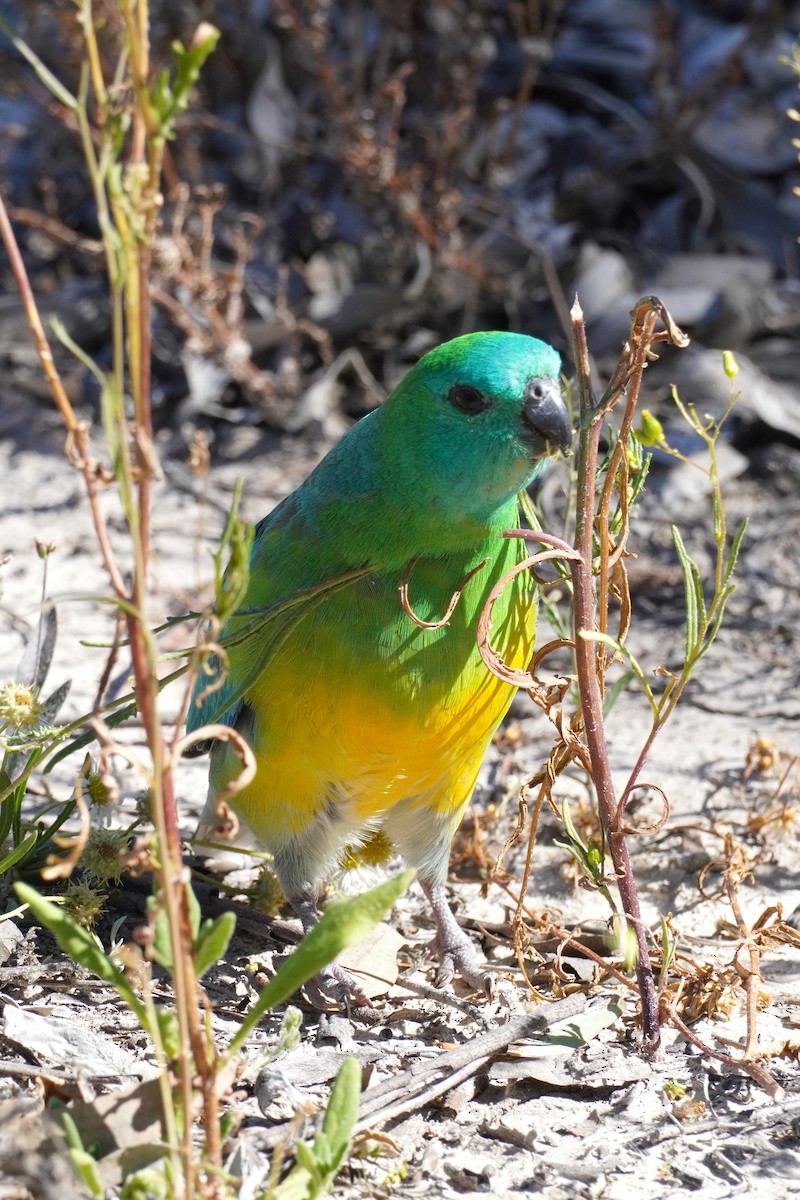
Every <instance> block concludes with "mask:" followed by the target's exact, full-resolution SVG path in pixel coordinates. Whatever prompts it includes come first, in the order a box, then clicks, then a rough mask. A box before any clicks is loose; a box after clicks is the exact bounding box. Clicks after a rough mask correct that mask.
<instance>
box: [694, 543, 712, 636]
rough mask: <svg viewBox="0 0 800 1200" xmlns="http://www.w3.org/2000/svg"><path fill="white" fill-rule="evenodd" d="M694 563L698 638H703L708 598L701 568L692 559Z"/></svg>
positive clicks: (706, 620)
mask: <svg viewBox="0 0 800 1200" xmlns="http://www.w3.org/2000/svg"><path fill="white" fill-rule="evenodd" d="M690 562H691V564H692V580H693V581H694V596H695V605H696V608H697V639H698V641H700V640H702V638H703V635H704V634H705V631H706V626H707V624H708V613H707V611H706V598H705V596H704V595H703V580H702V578H701V576H700V568H699V567H698V565H697V563H696V562H695V561H694V559H690Z"/></svg>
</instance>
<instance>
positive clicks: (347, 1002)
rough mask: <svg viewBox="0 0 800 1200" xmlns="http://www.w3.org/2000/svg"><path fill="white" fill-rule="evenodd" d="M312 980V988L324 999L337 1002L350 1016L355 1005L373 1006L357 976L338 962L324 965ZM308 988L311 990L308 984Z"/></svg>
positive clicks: (358, 1006) (362, 1006) (359, 1006)
mask: <svg viewBox="0 0 800 1200" xmlns="http://www.w3.org/2000/svg"><path fill="white" fill-rule="evenodd" d="M311 982H312V985H313V986H312V989H311V990H316V991H318V992H319V993H320V997H321V998H322V999H323V1000H333V1001H334V1003H335V1004H338V1005H340V1006H341V1007H342V1008H343V1009H344V1010H345V1012H346V1013H347V1015H348V1016H350V1012H351V1009H352V1008H353V1006H355V1007H356V1008H372V1001H371V1000H370V998H369V996H368V995H367V993H366V992H365V991H364V989H363V988H362V987H361V985H360V984H359V983H358V982H357V980H356V979H355V977H354V976H353V975H351V974H350V972H349V971H345V969H344V967H340V966H339V964H338V963H331V965H330V966H329V967H323V969H322V970H321V971H320V972H319V974H318V975H315V976H314V979H313V980H312V981H311ZM306 990H309V988H308V984H307V985H306Z"/></svg>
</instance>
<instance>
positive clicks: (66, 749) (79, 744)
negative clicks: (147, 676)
mask: <svg viewBox="0 0 800 1200" xmlns="http://www.w3.org/2000/svg"><path fill="white" fill-rule="evenodd" d="M138 711H139V709H138V706H137V704H136V703H135V701H134V702H133V703H132V704H126V705H125V707H124V708H118V709H117V710H116V712H107V713H105V714H104V716H103V720H104V722H105V724H106V725H107V726H108V727H109V729H116V727H117V726H118V725H123V724H124V723H125V722H126V721H131V720H132V719H133V718H134V717H135V716H136V714H137V713H138ZM87 719H88V718H87ZM96 741H97V734H96V733H95V731H94V730H93V729H87V730H86V732H85V733H81V734H79V736H78V737H76V738H73V739H72V741H70V742H67V744H66V745H65V746H62V747H61V749H60V750H57V751H56V753H55V754H54V755H52V757H51V758H50V759H49V760H48V762H47V765H46V767H45V768H44V773H45V775H47V774H48V773H49V772H50V771H52V769H53V767H54V766H55V765H56V763H60V762H61V760H62V759H64V758H67V756H68V755H70V754H74V753H75V751H76V750H83V748H84V747H85V746H89V745H91V743H92V742H96Z"/></svg>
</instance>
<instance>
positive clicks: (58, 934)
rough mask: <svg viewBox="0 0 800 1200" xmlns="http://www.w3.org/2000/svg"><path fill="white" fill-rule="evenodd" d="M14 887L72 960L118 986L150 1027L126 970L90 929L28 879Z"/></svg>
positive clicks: (120, 991) (132, 1010)
mask: <svg viewBox="0 0 800 1200" xmlns="http://www.w3.org/2000/svg"><path fill="white" fill-rule="evenodd" d="M14 891H15V892H16V893H17V896H18V897H19V898H20V900H21V901H22V902H23V904H27V905H28V907H29V908H30V910H31V912H32V913H33V915H34V916H35V917H36V919H37V921H41V923H42V925H44V926H45V927H46V928H47V929H49V930H50V932H51V933H52V935H53V937H54V938H55V939H56V941H57V942H58V944H59V946H60V947H61V949H62V950H63V951H64V953H65V954H68V955H69V957H70V958H71V959H72V960H73V962H76V963H79V964H80V965H81V966H82V967H85V968H86V970H87V971H91V972H92V974H93V975H97V977H98V978H99V979H102V980H103V982H104V983H110V984H111V986H112V987H114V988H116V990H117V992H118V993H119V995H120V996H121V997H122V999H123V1000H124V1001H125V1003H126V1004H127V1006H128V1008H129V1009H130V1010H131V1012H133V1013H135V1014H136V1018H137V1020H138V1021H139V1024H140V1025H141V1026H142V1028H143V1029H148V1028H149V1024H148V1020H147V1011H146V1009H145V1007H144V1005H143V1004H142V1002H141V1000H139V998H138V996H137V995H136V993H135V992H134V990H133V988H132V987H131V985H130V984H129V983H128V980H127V979H126V978H125V975H124V974H123V972H122V971H121V970H120V969H119V968H118V967H117V966H116V964H115V963H114V962H113V961H112V959H110V958H109V956H108V955H107V954H106V952H105V950H103V949H102V947H101V946H98V944H97V942H96V941H95V940H94V938H93V937H92V935H91V933H89V932H88V931H87V930H86V929H84V928H83V927H82V926H81V925H79V924H78V922H77V921H76V920H74V918H73V917H71V916H70V915H69V913H66V912H64V910H63V909H62V908H61V907H60V905H58V904H53V903H52V902H51V901H50V900H45V898H44V896H42V895H40V894H39V892H37V891H36V889H35V888H32V887H30V886H29V885H28V884H27V883H15V884H14Z"/></svg>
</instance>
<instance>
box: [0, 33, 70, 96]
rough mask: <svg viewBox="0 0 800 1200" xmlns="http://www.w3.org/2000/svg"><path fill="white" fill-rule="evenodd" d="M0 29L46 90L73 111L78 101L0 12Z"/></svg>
mask: <svg viewBox="0 0 800 1200" xmlns="http://www.w3.org/2000/svg"><path fill="white" fill-rule="evenodd" d="M0 30H2V32H3V33H4V34H5V35H6V37H7V38H8V40H9V41H10V42H11V44H12V45H13V47H14V49H15V50H17V51H18V52H19V53H20V54H21V55H22V57H23V58H24V59H26V60H27V61H28V62H29V63H30V65H31V66H32V67H33V69H34V71H35V72H36V74H37V75H38V76H39V79H40V80H41V81H42V83H43V84H44V86H45V87H46V88H47V90H48V91H49V92H51V93H52V94H53V95H54V96H55V98H56V100H59V101H60V102H61V103H62V104H63V105H64V107H65V108H68V109H69V110H70V112H75V110H76V109H77V107H78V101H77V100H76V99H75V97H74V96H73V95H72V93H71V92H68V91H67V89H66V88H65V87H64V85H63V83H61V81H60V80H59V79H56V77H55V75H54V74H53V72H52V71H51V70H50V68H49V67H46V66H45V65H44V63H43V62H42V60H41V59H40V58H39V56H38V54H36V53H35V52H34V51H33V50H31V48H30V46H29V45H28V43H27V42H26V41H24V40H23V39H22V38H21V37H20V36H19V34H18V33H17V32H16V30H15V29H14V27H13V25H12V24H11V23H10V21H8V20H7V19H6V17H4V16H3V14H2V12H0Z"/></svg>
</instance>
